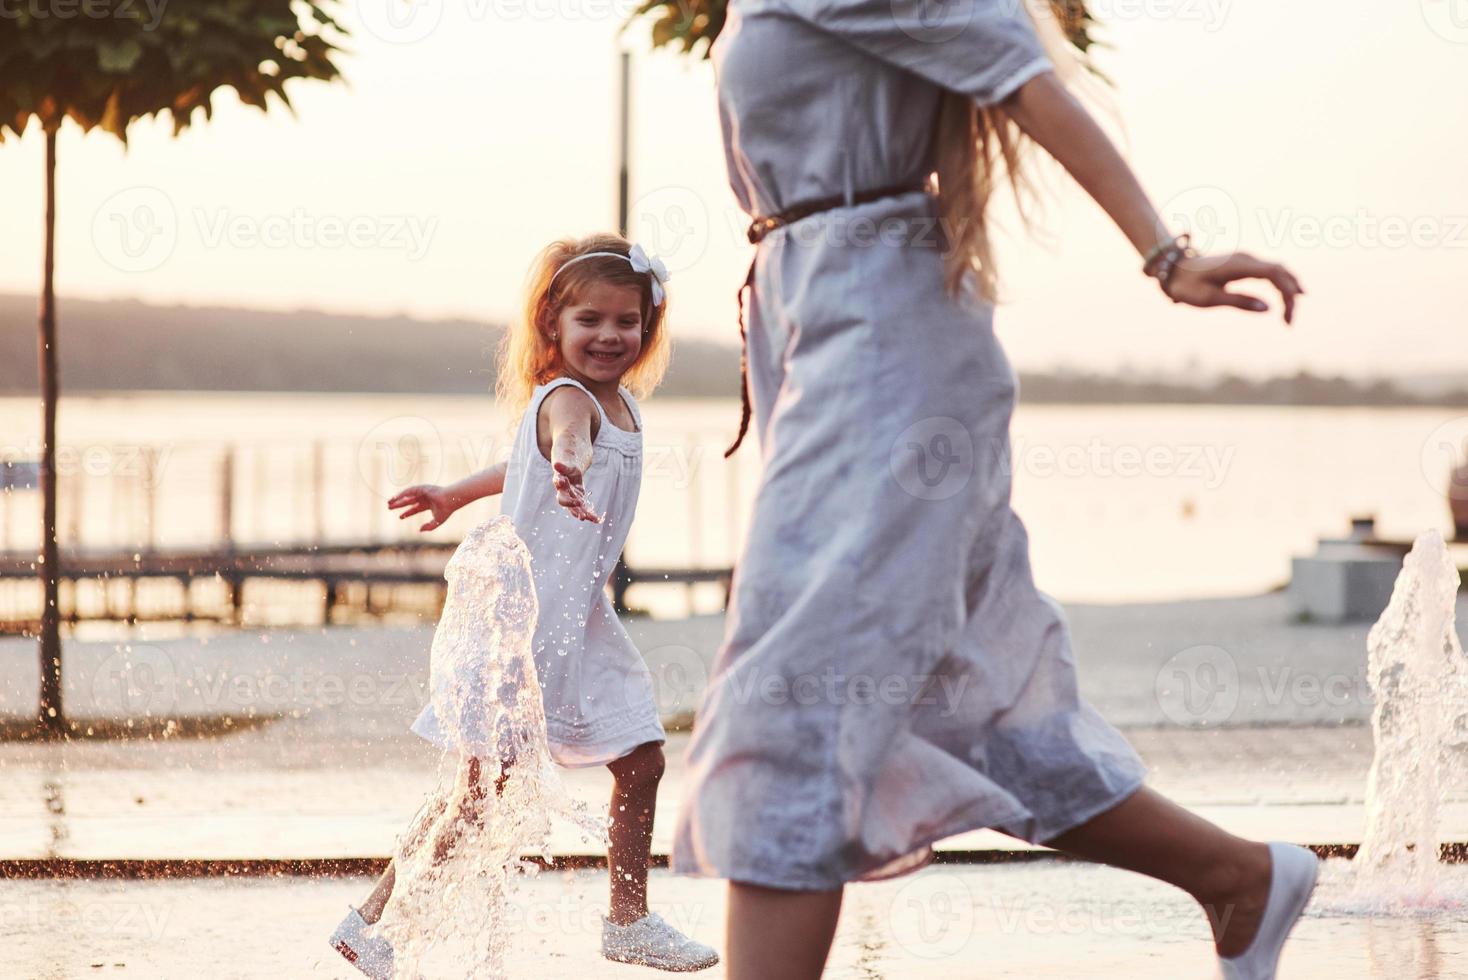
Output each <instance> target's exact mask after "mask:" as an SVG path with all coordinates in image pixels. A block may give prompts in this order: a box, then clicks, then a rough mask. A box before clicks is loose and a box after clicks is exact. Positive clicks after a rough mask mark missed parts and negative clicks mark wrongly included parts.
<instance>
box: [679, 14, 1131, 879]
mask: <svg viewBox="0 0 1468 980" xmlns="http://www.w3.org/2000/svg"><path fill="white" fill-rule="evenodd" d="M950 6H951V8H952V9H951V10H949V9H948V8H944V11H938V12H936V13H935V12H934V9H933V8H931V7H930V6H928V5H923V4H920V3H910V2H906V0H901V2H895V3H894V2H891V0H732V2H731V3H730V5H729V15H728V21H727V24H726V26H725V27H724V30H723V33H722V34H721V35H720V36H719V38H718V40H717V42H716V43H715V44H714V46H713V51H712V55H713V61H714V69H715V74H716V78H717V82H718V100H719V111H720V117H721V123H722V128H723V135H724V143H725V150H726V155H727V162H728V170H729V177H730V182H731V184H732V186H733V189H734V192H735V195H736V197H737V198H738V199H739V202H740V204H741V206H742V207H743V208H744V210H745V211H746V212H748V213H749V214H751V215H767V214H772V213H775V212H778V211H780V210H783V209H785V208H788V207H790V206H791V205H793V204H796V203H798V202H802V201H806V200H813V199H818V198H821V197H825V196H829V195H838V196H839V195H843V194H844V195H846V200H847V204H846V206H844V207H838V208H836V209H833V210H828V211H825V212H822V213H818V214H815V215H812V216H809V217H806V218H804V219H802V220H799V221H795V222H793V223H791V224H789V225H787V226H786V227H784V228H780V229H777V230H775V231H774V232H772V233H771V234H769V235H768V236H767V237H766V238H765V239H764V240H763V241H762V242H761V243H760V244H759V247H758V250H757V252H756V256H755V263H754V267H753V279H752V283H751V289H750V294H749V301H748V305H747V311H748V312H747V319H746V323H747V327H748V373H749V385H750V387H749V390H750V396H751V403H752V407H753V414H754V425H753V431H754V432H755V433H756V434H757V435H758V437H759V449H760V452H761V455H762V459H763V476H762V477H761V482H760V486H759V490H758V494H757V497H756V500H755V504H754V514H753V519H752V522H751V525H750V530H749V534H748V537H747V539H746V542H745V545H744V551H743V554H742V556H741V557H740V559H739V562H738V564H737V565H736V571H735V580H734V588H733V594H732V601H731V606H730V609H729V615H728V625H727V632H726V635H725V638H724V642H723V645H722V646H721V648H720V650H719V653H718V656H717V658H716V661H715V664H714V669H713V672H712V677H711V679H710V682H709V685H708V687H707V689H706V691H705V694H704V697H703V701H702V704H701V707H700V710H699V712H698V715H697V718H696V722H695V726H694V732H693V739H692V742H691V743H690V746H689V749H688V752H687V764H688V770H687V771H688V776H687V779H686V782H685V787H684V796H683V803H682V806H681V808H680V811H679V815H678V822H677V828H676V831H675V835H674V844H673V852H672V868H673V870H674V871H675V872H679V873H684V874H695V875H708V876H716V877H723V878H730V879H734V880H737V881H743V882H749V883H753V884H759V885H765V886H768V887H774V888H787V889H813V890H825V889H833V888H838V887H840V886H841V885H842V884H843V883H845V882H847V881H852V880H857V879H869V878H878V877H884V876H889V875H892V874H897V873H901V872H904V871H910V870H912V869H914V868H916V867H918V866H921V865H922V864H923V863H925V862H926V861H927V860H928V859H929V858H930V856H931V845H932V844H933V843H935V842H936V841H938V840H941V839H942V838H944V837H950V836H953V835H955V834H958V833H962V832H964V831H968V830H973V829H977V828H980V827H995V828H1000V829H1003V830H1006V831H1008V832H1010V833H1012V834H1014V835H1017V836H1019V837H1022V838H1025V839H1027V840H1030V841H1036V842H1040V841H1046V840H1049V839H1051V838H1053V837H1055V836H1056V835H1057V834H1059V833H1061V832H1063V831H1065V830H1068V829H1070V828H1072V827H1074V826H1076V825H1078V824H1080V823H1083V822H1085V821H1086V820H1088V819H1090V818H1091V817H1093V816H1095V815H1097V814H1099V813H1101V812H1104V811H1105V810H1108V809H1110V808H1111V807H1113V806H1115V805H1117V804H1118V803H1120V802H1121V801H1122V800H1124V799H1125V798H1126V797H1128V796H1129V795H1131V794H1132V793H1134V792H1135V791H1136V790H1137V788H1138V787H1139V786H1140V785H1141V783H1142V780H1143V777H1144V775H1145V770H1144V767H1143V765H1142V763H1141V760H1140V759H1139V758H1138V757H1137V755H1136V753H1135V752H1134V751H1133V750H1132V748H1131V746H1129V745H1128V744H1127V742H1126V740H1125V739H1124V738H1123V737H1122V736H1121V734H1120V733H1119V732H1117V731H1116V729H1114V728H1113V727H1112V726H1110V725H1109V724H1107V722H1106V721H1104V720H1103V719H1102V718H1101V717H1100V715H1098V714H1097V713H1096V711H1095V710H1094V709H1093V708H1092V707H1091V706H1090V705H1089V704H1087V703H1086V702H1085V701H1084V700H1083V699H1082V698H1081V697H1080V695H1079V693H1078V691H1077V685H1076V676H1075V659H1074V655H1073V652H1072V649H1071V642H1070V633H1069V629H1068V627H1067V624H1066V620H1065V616H1064V614H1063V612H1062V610H1061V609H1060V607H1059V606H1058V605H1057V604H1056V603H1055V602H1054V601H1053V600H1052V599H1051V598H1050V597H1049V596H1047V595H1046V594H1044V593H1043V592H1041V591H1040V590H1039V589H1038V588H1036V586H1035V583H1034V581H1033V578H1032V575H1031V570H1030V562H1029V546H1028V539H1027V535H1026V531H1025V528H1024V525H1023V524H1022V523H1021V521H1020V519H1019V517H1018V516H1017V515H1016V514H1015V512H1014V511H1013V510H1012V509H1011V507H1010V501H1009V492H1010V446H1009V422H1010V417H1011V414H1012V411H1013V407H1014V402H1015V397H1016V392H1017V381H1016V378H1015V375H1014V372H1013V370H1012V368H1011V366H1010V364H1009V361H1008V360H1007V358H1006V357H1005V355H1004V352H1003V350H1002V349H1001V348H1000V346H999V343H998V340H997V339H996V337H995V336H994V331H993V323H992V313H993V311H992V306H991V305H990V304H989V303H987V302H984V301H983V300H982V299H981V298H979V296H978V295H977V293H976V292H975V290H974V289H973V288H972V287H973V283H972V281H970V283H969V287H968V289H967V290H966V291H965V293H964V294H962V295H961V296H960V297H958V298H952V297H950V296H949V295H948V294H947V293H946V292H945V291H944V288H943V281H942V272H943V256H942V252H941V239H940V238H939V237H938V236H937V234H935V232H936V221H935V218H936V210H935V202H934V200H933V198H932V197H931V196H930V195H928V194H926V193H923V192H920V191H915V192H912V193H908V194H903V195H898V196H892V197H887V198H883V199H881V200H877V201H874V202H870V203H865V204H855V203H854V202H853V201H852V195H854V194H855V193H856V192H859V191H866V190H870V189H875V188H885V187H893V186H913V185H916V184H920V183H921V182H922V180H923V178H924V177H925V176H926V175H927V174H929V173H930V172H931V171H932V170H933V169H934V165H935V163H936V161H935V159H934V155H933V149H934V147H933V138H932V137H933V125H934V122H935V120H936V116H937V112H938V108H939V105H940V97H941V96H942V95H943V93H944V91H945V90H947V91H955V92H959V93H963V94H965V95H967V96H968V97H970V98H973V99H975V100H977V101H978V102H980V103H981V104H988V103H992V102H996V101H999V100H1001V99H1002V98H1004V97H1005V96H1006V95H1008V94H1009V93H1010V92H1012V91H1014V90H1015V89H1016V88H1017V87H1018V86H1019V85H1020V84H1021V83H1023V82H1024V81H1026V80H1028V79H1029V78H1031V77H1033V76H1034V75H1036V74H1037V73H1039V72H1041V71H1044V70H1045V69H1046V68H1048V67H1049V62H1048V61H1047V59H1046V57H1045V55H1044V52H1043V49H1042V47H1041V44H1040V42H1039V40H1038V38H1037V37H1036V34H1035V32H1034V29H1033V25H1032V24H1031V23H1030V22H1029V21H1028V19H1027V17H1026V16H1025V14H1024V13H1023V8H1022V6H1021V5H1019V4H1011V3H1005V2H1003V0H972V2H969V3H963V4H956V5H950ZM945 11H946V12H945Z"/></svg>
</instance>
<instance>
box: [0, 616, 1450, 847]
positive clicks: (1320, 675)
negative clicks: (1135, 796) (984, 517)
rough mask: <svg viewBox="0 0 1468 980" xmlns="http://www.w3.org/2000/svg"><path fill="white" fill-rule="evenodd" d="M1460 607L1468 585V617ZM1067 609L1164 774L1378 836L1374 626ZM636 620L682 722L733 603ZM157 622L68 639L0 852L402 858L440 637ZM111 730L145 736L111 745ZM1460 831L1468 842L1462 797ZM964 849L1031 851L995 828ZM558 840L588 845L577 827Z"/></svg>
mask: <svg viewBox="0 0 1468 980" xmlns="http://www.w3.org/2000/svg"><path fill="white" fill-rule="evenodd" d="M1462 613H1468V599H1460V622H1468V616H1465V615H1461V614H1462ZM1070 616H1071V622H1072V629H1073V633H1074V635H1075V638H1076V649H1077V651H1078V653H1079V655H1080V657H1081V660H1082V666H1081V675H1082V680H1083V685H1084V687H1085V689H1086V692H1087V694H1088V696H1089V697H1090V698H1091V699H1092V701H1093V702H1094V703H1095V704H1096V705H1097V706H1098V707H1099V708H1100V710H1101V711H1102V713H1103V714H1105V715H1107V717H1109V718H1111V719H1112V720H1114V721H1116V722H1118V723H1119V724H1121V725H1123V726H1125V728H1126V731H1127V734H1128V736H1129V737H1130V738H1131V739H1132V741H1133V744H1135V745H1136V747H1137V748H1138V750H1139V751H1140V752H1141V753H1142V755H1143V757H1144V758H1145V759H1146V761H1147V762H1148V764H1149V766H1150V767H1151V769H1152V776H1153V784H1154V785H1155V786H1156V787H1157V788H1159V789H1161V790H1163V791H1164V792H1167V793H1168V794H1169V795H1172V796H1174V797H1176V798H1177V799H1179V800H1180V801H1181V802H1183V803H1184V804H1185V805H1188V806H1190V807H1193V808H1194V809H1196V810H1198V811H1199V812H1202V813H1204V814H1205V815H1206V816H1208V817H1210V818H1212V819H1214V820H1216V821H1217V822H1219V823H1221V824H1223V825H1224V826H1227V827H1229V828H1231V829H1234V830H1236V831H1238V832H1240V833H1245V834H1249V835H1250V836H1256V837H1263V836H1268V837H1282V838H1286V839H1291V840H1297V841H1300V842H1307V843H1316V844H1334V843H1350V842H1354V841H1357V840H1359V837H1360V834H1361V831H1362V828H1363V824H1364V818H1363V813H1362V805H1361V804H1362V799H1363V795H1364V786H1365V776H1366V771H1367V767H1368V766H1369V764H1370V754H1371V737H1370V730H1369V728H1368V727H1366V726H1365V725H1364V724H1363V723H1362V722H1363V720H1364V719H1365V717H1366V716H1367V715H1368V713H1369V707H1370V699H1369V691H1367V689H1366V687H1365V681H1364V651H1365V631H1366V627H1365V625H1362V624H1357V625H1349V626H1322V625H1302V624H1292V623H1290V622H1289V621H1288V620H1287V618H1286V613H1285V607H1284V602H1283V597H1282V596H1281V595H1280V594H1277V593H1271V594H1268V595H1264V596H1255V597H1250V598H1244V599H1225V600H1208V601H1194V602H1182V603H1166V604H1156V605H1151V606H1111V607H1102V606H1089V607H1084V606H1083V607H1073V608H1072V609H1071V610H1070ZM632 628H633V630H634V632H635V633H636V634H637V640H638V642H639V645H640V647H641V649H643V651H644V652H645V653H646V655H647V656H648V659H649V661H650V663H651V664H652V668H653V676H654V681H655V686H656V690H657V692H658V697H659V702H660V704H661V706H662V707H663V709H664V714H665V716H666V717H670V718H673V717H676V716H679V715H684V714H686V710H687V708H688V707H689V706H691V705H692V704H693V703H695V701H696V697H697V693H698V691H699V690H701V688H702V685H703V681H704V678H705V677H706V672H707V668H706V663H707V661H708V660H709V659H710V658H711V657H712V655H713V651H714V650H715V649H716V647H717V643H718V637H719V635H720V632H721V629H722V620H721V618H720V617H706V618H701V619H696V620H691V621H680V622H655V621H633V623H632ZM152 629H153V631H154V632H156V630H157V628H156V627H155V628H152ZM138 636H139V638H137V639H134V640H133V641H132V642H129V643H127V644H125V645H119V644H118V643H116V642H109V641H100V640H92V641H84V640H74V641H72V642H70V643H68V646H67V654H66V655H67V660H66V664H67V677H66V679H67V684H68V695H67V697H68V700H67V703H68V705H70V710H71V712H72V714H73V716H74V717H75V716H79V717H87V718H90V719H92V724H94V725H95V728H94V731H93V735H94V736H96V737H92V738H83V739H81V740H79V741H74V742H71V743H69V744H65V745H46V744H37V743H34V742H26V741H15V740H9V741H6V740H0V771H3V773H4V778H3V779H0V858H43V857H49V856H60V857H73V858H128V857H131V858H166V857H183V858H246V857H284V858H290V857H380V856H383V855H385V854H387V853H388V851H389V848H390V846H391V842H392V840H393V838H394V835H395V834H396V833H397V832H398V831H399V830H400V829H401V828H402V826H403V825H404V823H405V822H406V820H407V818H408V816H409V815H410V814H411V813H412V812H413V810H414V809H415V808H416V806H417V804H418V802H419V801H420V800H421V798H422V795H423V793H424V792H425V791H426V790H427V789H428V788H429V787H430V785H431V784H432V781H433V767H434V764H435V753H434V752H433V750H432V749H431V748H430V747H429V746H427V745H426V744H425V743H423V742H422V741H421V740H419V739H417V738H416V737H414V736H413V735H411V734H410V733H409V732H408V731H407V726H408V724H409V723H410V722H411V720H412V719H413V717H414V716H415V715H416V714H417V712H418V709H419V707H420V706H421V704H422V703H423V701H424V699H425V696H426V695H425V692H424V686H423V685H424V683H425V681H426V677H427V666H428V665H427V654H426V651H427V649H428V644H429V639H430V638H431V630H430V629H429V628H427V627H421V628H416V629H415V628H407V629H378V628H362V627H336V628H331V629H327V630H322V629H320V628H311V629H300V630H271V631H264V632H258V633H257V632H248V633H238V632H217V631H216V632H206V633H203V634H202V635H198V636H192V637H189V636H185V637H163V636H156V635H152V634H151V633H149V632H148V631H147V630H146V629H145V630H140V631H139V634H138ZM34 663H35V653H34V645H33V644H31V643H30V642H29V641H22V640H16V639H10V640H0V725H3V716H4V714H5V712H6V711H9V712H11V713H13V714H14V715H17V716H18V715H19V713H20V712H21V711H22V710H23V708H24V706H25V705H26V704H28V703H29V702H30V700H31V699H33V698H34V669H35V668H34ZM28 678H29V679H28ZM1283 722H1289V723H1290V724H1289V725H1288V726H1282V725H1281V724H1280V723H1283ZM129 726H131V728H129ZM170 726H173V727H170ZM1138 726H1145V727H1138ZM109 730H112V731H114V732H115V731H116V730H121V731H124V732H130V733H131V735H132V737H130V738H111V737H100V736H102V735H105V734H107V733H108V731H109ZM681 750H682V741H681V739H680V737H678V736H675V737H674V740H673V742H672V743H671V744H670V745H669V747H668V756H669V761H670V766H669V772H668V776H667V778H666V779H665V780H664V784H663V787H662V793H661V797H660V809H659V819H658V828H657V834H656V838H655V841H654V846H655V848H656V849H657V850H659V851H664V850H665V849H666V846H667V840H668V834H669V832H670V830H671V828H672V825H673V818H674V815H675V809H676V807H677V805H678V801H679V798H680V797H681V789H682V769H681V764H680V763H681ZM566 776H567V779H568V780H569V781H570V782H571V784H572V786H573V789H574V791H575V792H577V793H578V795H581V796H582V797H583V798H586V799H588V800H593V801H601V800H604V799H605V798H606V795H607V791H608V787H609V782H608V777H607V774H606V773H605V771H604V770H590V771H585V770H583V771H578V772H572V773H567V774H566ZM1445 830H1446V831H1447V834H1448V836H1450V837H1452V838H1454V839H1458V840H1468V801H1465V800H1464V799H1463V797H1462V796H1461V794H1457V795H1455V796H1454V797H1453V801H1452V802H1451V803H1450V805H1449V807H1448V811H1447V814H1446V826H1445ZM947 846H950V847H957V848H961V849H980V848H985V847H995V846H1002V847H1011V846H1013V842H1011V841H1009V840H1008V839H1007V838H1001V837H998V836H997V835H992V834H987V833H983V832H981V833H978V834H971V835H965V836H963V837H960V838H955V839H953V840H951V841H950V842H948V845H947ZM557 849H558V850H560V851H562V852H563V853H579V852H584V851H586V850H587V848H586V846H585V845H584V843H582V842H580V841H579V840H577V839H575V838H567V839H563V840H558V842H557Z"/></svg>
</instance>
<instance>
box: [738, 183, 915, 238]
mask: <svg viewBox="0 0 1468 980" xmlns="http://www.w3.org/2000/svg"><path fill="white" fill-rule="evenodd" d="M927 189H928V182H927V181H926V180H922V181H918V182H915V183H906V184H891V185H889V186H887V187H877V188H874V189H872V190H869V191H857V192H855V193H854V194H852V195H851V198H850V200H848V199H847V197H846V195H845V194H832V195H831V196H830V197H818V198H815V199H814V200H810V201H801V202H799V203H797V204H792V205H790V207H788V208H786V209H785V210H783V211H779V212H776V213H775V214H770V215H763V216H761V217H758V218H755V219H754V220H753V221H751V222H750V223H749V231H748V235H749V243H750V244H751V245H758V244H759V242H760V239H762V238H764V237H765V236H766V235H768V234H769V233H770V232H772V231H774V230H775V229H776V228H780V227H783V226H785V225H788V224H791V223H792V222H796V221H799V220H800V219H801V218H809V217H810V216H811V215H813V214H820V213H821V212H822V211H832V210H835V209H836V208H841V207H850V206H853V205H857V204H869V203H871V202H872V201H880V200H881V199H882V198H884V197H896V196H897V195H899V194H912V193H921V192H923V191H926V190H927Z"/></svg>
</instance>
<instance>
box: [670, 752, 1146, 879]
mask: <svg viewBox="0 0 1468 980" xmlns="http://www.w3.org/2000/svg"><path fill="white" fill-rule="evenodd" d="M1146 781H1147V777H1146V773H1145V771H1144V772H1142V773H1141V774H1140V775H1138V776H1137V777H1136V778H1135V779H1134V780H1131V781H1129V782H1128V783H1127V784H1126V785H1125V787H1124V788H1123V789H1121V790H1119V791H1118V792H1116V793H1113V794H1112V795H1110V796H1109V797H1107V798H1106V799H1105V800H1103V801H1102V802H1100V803H1098V804H1096V805H1095V806H1094V807H1088V808H1086V809H1085V810H1082V811H1080V813H1081V814H1083V815H1082V816H1080V817H1078V818H1076V819H1074V820H1073V821H1071V822H1068V823H1066V824H1065V825H1063V826H1062V827H1061V828H1060V829H1059V830H1055V831H1054V832H1047V833H1045V834H1044V835H1043V836H1042V835H1036V837H1037V839H1036V840H1030V843H1032V844H1038V843H1040V840H1041V839H1043V840H1054V839H1055V838H1056V837H1058V836H1059V835H1061V834H1063V833H1065V832H1066V831H1067V830H1073V829H1074V828H1076V827H1079V826H1080V825H1081V824H1083V823H1085V822H1086V821H1088V820H1091V819H1093V818H1095V817H1096V816H1098V815H1100V814H1102V813H1105V812H1106V811H1107V810H1110V809H1111V808H1113V807H1115V806H1118V805H1120V804H1121V803H1123V802H1124V801H1125V800H1126V799H1127V798H1128V797H1130V796H1132V794H1134V793H1136V792H1137V791H1138V790H1139V789H1141V788H1142V786H1143V785H1145V784H1146ZM1032 819H1033V815H1032V814H1031V813H1030V812H1029V811H1028V810H1025V809H1020V810H1018V811H1016V812H1015V813H1014V814H1013V816H1011V817H1008V818H1005V819H997V820H996V819H993V818H988V819H983V820H975V818H973V817H963V818H960V819H958V820H956V821H954V824H956V826H952V827H950V828H945V829H944V830H941V831H938V832H937V833H934V834H931V835H927V836H925V837H923V838H919V840H918V841H917V842H916V844H915V845H914V846H913V847H911V848H909V849H908V850H907V851H905V852H903V853H902V854H900V855H898V856H897V857H894V858H888V859H885V860H883V861H881V862H879V863H873V864H871V865H870V867H867V868H865V869H864V870H858V871H857V872H856V873H855V874H853V875H851V876H850V877H841V876H839V875H837V876H831V877H819V876H810V875H808V876H790V875H782V874H779V873H774V874H771V873H768V871H769V870H770V869H762V870H757V871H754V870H752V871H748V872H741V873H739V874H733V875H731V874H727V873H725V872H723V871H720V870H719V869H716V868H715V867H713V865H712V863H710V862H700V861H692V862H689V861H680V860H679V859H678V854H677V848H676V847H675V848H674V853H673V855H672V857H671V859H670V861H669V870H670V871H672V872H673V874H676V875H683V876H686V877H690V878H722V879H724V880H726V881H737V882H739V883H741V884H750V885H759V886H761V887H763V888H774V889H778V890H781V891H836V890H837V889H840V888H843V887H845V886H846V885H852V884H860V883H862V882H864V881H884V880H887V879H889V878H900V877H902V876H904V875H908V874H912V873H913V872H915V871H920V870H922V869H923V868H925V867H927V866H928V865H929V864H930V863H932V860H933V857H934V855H935V852H934V850H933V845H934V844H936V843H938V842H939V841H942V840H946V839H948V838H949V837H957V836H958V835H960V834H967V833H971V832H972V831H975V830H996V831H997V830H998V829H999V828H1000V827H1002V826H1008V825H1013V824H1019V823H1024V822H1025V821H1027V820H1032ZM1000 832H1001V833H1002V832H1003V831H1000ZM1020 839H1021V840H1029V838H1026V837H1022V838H1020ZM1041 846H1044V845H1041ZM1052 850H1053V848H1052ZM923 851H928V852H929V856H928V858H927V860H925V861H922V862H921V863H919V864H916V865H914V866H913V867H912V868H909V869H907V870H904V871H900V872H898V873H896V874H891V875H882V876H880V877H875V878H864V877H863V874H865V873H869V872H872V871H878V870H880V869H882V868H884V867H886V866H888V865H892V864H897V863H899V862H901V861H902V860H903V859H904V858H908V857H912V856H915V855H918V854H921V853H922V852H923Z"/></svg>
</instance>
